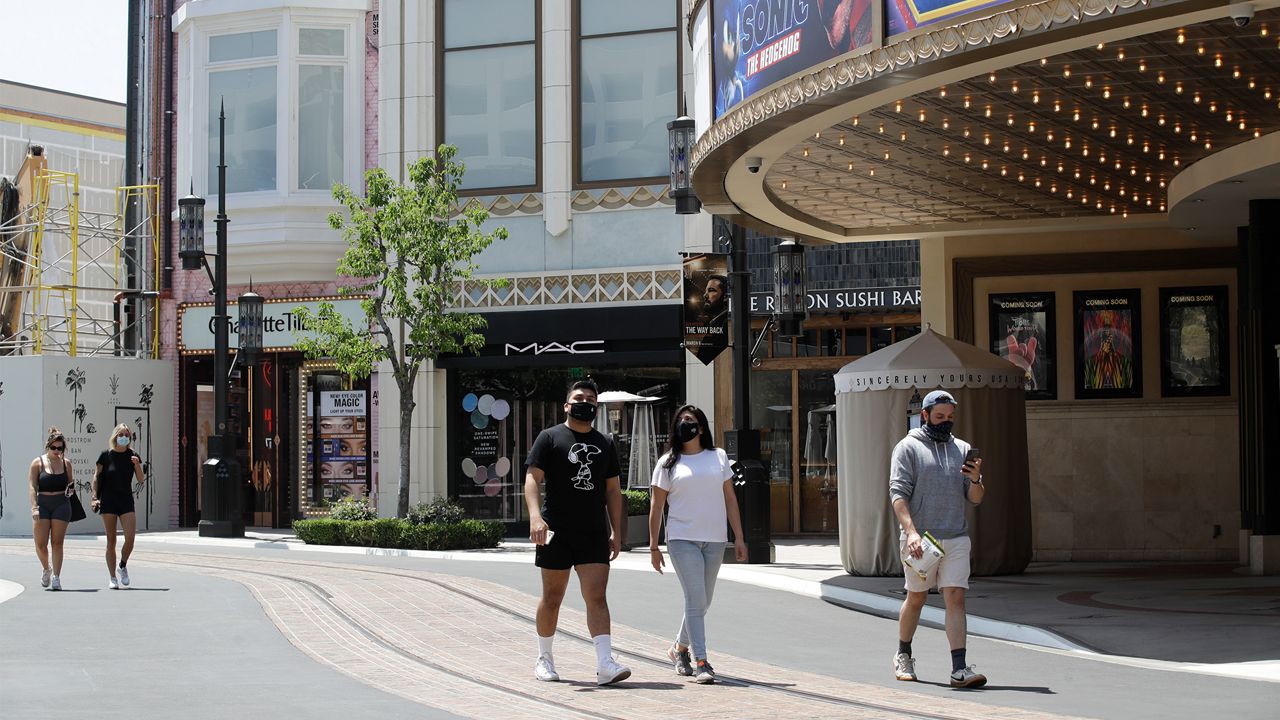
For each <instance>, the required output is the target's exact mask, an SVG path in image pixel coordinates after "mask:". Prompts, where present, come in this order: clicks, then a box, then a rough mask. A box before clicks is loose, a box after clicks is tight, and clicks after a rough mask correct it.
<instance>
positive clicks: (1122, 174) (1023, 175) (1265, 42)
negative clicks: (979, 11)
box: [765, 11, 1280, 233]
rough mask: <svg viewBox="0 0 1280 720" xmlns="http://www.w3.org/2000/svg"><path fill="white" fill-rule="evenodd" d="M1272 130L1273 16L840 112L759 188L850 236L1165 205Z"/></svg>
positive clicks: (1278, 42) (1061, 58) (1278, 113)
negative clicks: (849, 114) (1179, 182)
mask: <svg viewBox="0 0 1280 720" xmlns="http://www.w3.org/2000/svg"><path fill="white" fill-rule="evenodd" d="M1277 130H1280V11H1270V12H1265V13H1264V12H1260V13H1258V16H1257V17H1256V18H1255V19H1254V20H1253V22H1252V23H1251V24H1250V26H1249V27H1248V28H1245V29H1241V28H1237V27H1235V26H1234V25H1233V24H1232V22H1231V20H1230V19H1223V20H1218V21H1215V22H1211V23H1204V24H1199V25H1191V26H1187V27H1183V28H1177V29H1173V30H1169V31H1164V32H1158V33H1153V34H1150V35H1145V36H1141V37H1137V38H1133V39H1131V40H1127V41H1124V42H1118V43H1110V44H1106V45H1103V46H1097V47H1090V48H1088V49H1085V50H1080V51H1076V52H1071V53H1067V54H1064V55H1058V56H1053V57H1047V58H1043V59H1041V60H1039V61H1036V62H1031V63H1028V64H1025V65H1020V66H1017V67H1013V68H1008V69H1005V70H1001V71H999V72H996V73H993V74H990V75H982V76H979V77H973V78H970V79H969V80H967V81H964V82H960V83H955V84H953V85H950V86H947V87H940V88H934V89H932V90H931V91H929V92H926V93H921V94H918V95H915V96H912V97H908V98H905V99H903V100H902V101H900V102H896V103H894V104H891V105H888V106H884V107H881V108H879V109H877V110H875V111H874V112H871V113H867V114H864V115H862V116H860V117H856V118H849V119H847V120H845V121H844V122H841V123H839V124H837V125H835V126H833V127H831V128H828V129H827V130H825V131H822V132H820V133H817V134H815V136H812V137H811V138H810V139H809V140H807V141H806V142H804V143H802V144H800V145H798V146H796V147H794V148H792V149H791V150H790V151H789V152H788V153H787V154H786V155H785V156H783V157H781V158H779V159H778V160H777V161H775V162H774V163H773V164H772V165H771V166H770V168H769V172H768V175H767V177H766V178H765V187H766V192H768V193H769V194H770V195H771V196H772V199H773V200H774V202H775V203H777V204H778V205H780V206H785V207H788V208H789V212H790V213H791V214H793V215H795V216H797V217H799V218H802V219H805V220H809V221H813V222H817V223H821V224H828V225H832V226H835V227H838V228H844V229H846V230H847V231H849V232H851V233H854V232H866V231H876V230H888V229H891V228H908V227H910V228H927V227H930V226H939V225H952V224H957V223H979V222H982V223H986V222H994V221H1028V220H1039V219H1044V220H1049V219H1060V218H1071V217H1081V216H1100V215H1113V214H1114V215H1118V216H1126V217H1127V216H1131V215H1135V214H1141V213H1160V212H1163V211H1165V209H1166V208H1165V202H1166V188H1167V185H1168V183H1169V181H1170V180H1171V179H1172V178H1173V177H1174V176H1175V175H1177V174H1178V173H1179V172H1180V171H1181V170H1182V169H1184V168H1186V167H1187V166H1189V165H1191V164H1192V163H1194V162H1196V161H1197V160H1199V159H1201V158H1204V157H1206V156H1207V155H1210V154H1212V153H1214V152H1217V151H1219V150H1222V149H1225V148H1228V147H1231V146H1233V145H1236V144H1238V143H1241V142H1244V141H1247V140H1250V139H1253V138H1255V137H1259V136H1261V135H1264V134H1267V133H1271V132H1275V131H1277Z"/></svg>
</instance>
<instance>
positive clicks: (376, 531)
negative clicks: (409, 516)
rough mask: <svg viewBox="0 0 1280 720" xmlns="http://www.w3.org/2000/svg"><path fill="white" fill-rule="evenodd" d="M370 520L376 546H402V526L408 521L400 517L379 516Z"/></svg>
mask: <svg viewBox="0 0 1280 720" xmlns="http://www.w3.org/2000/svg"><path fill="white" fill-rule="evenodd" d="M369 522H370V533H371V535H372V539H373V546H374V547H380V548H394V547H400V538H401V536H402V535H403V533H402V532H401V530H400V528H401V527H402V526H404V525H407V524H408V523H406V522H405V521H403V520H400V519H398V518H379V519H377V520H371V521H369Z"/></svg>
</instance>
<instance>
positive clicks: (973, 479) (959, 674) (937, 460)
mask: <svg viewBox="0 0 1280 720" xmlns="http://www.w3.org/2000/svg"><path fill="white" fill-rule="evenodd" d="M955 412H956V400H955V398H954V397H952V395H951V393H948V392H947V391H945V390H934V391H933V392H931V393H929V394H928V395H926V396H925V398H924V406H923V409H922V410H921V412H920V427H918V428H915V429H913V430H911V431H910V432H909V433H907V436H906V437H905V438H903V439H902V440H900V441H899V442H898V444H897V445H896V446H895V447H894V448H893V458H892V460H891V461H890V463H889V499H890V501H891V502H892V503H893V513H894V515H896V516H897V517H898V524H899V525H901V526H902V534H901V536H900V539H899V543H900V550H901V553H902V556H903V557H906V556H907V555H908V554H910V555H911V557H913V558H919V557H921V556H922V555H923V554H924V549H923V547H922V545H921V540H922V535H923V534H924V533H925V532H928V533H929V534H930V535H931V536H932V537H933V538H934V539H936V540H937V541H938V543H939V544H940V545H941V546H942V550H943V553H944V554H943V556H942V559H941V560H940V561H939V562H938V564H937V565H935V566H934V567H932V568H930V570H929V571H928V573H927V574H926V576H925V577H921V576H920V575H919V574H918V573H917V572H916V571H915V570H912V569H911V568H906V569H905V570H906V571H905V573H904V574H905V575H906V588H907V599H906V600H905V601H904V602H903V603H902V610H901V611H900V612H899V613H898V652H897V654H896V655H894V658H893V672H894V675H895V676H896V677H897V678H898V679H899V680H915V679H916V669H915V658H913V657H912V656H911V638H912V637H914V636H915V633H916V626H917V625H919V623H920V611H921V609H922V608H924V601H925V599H926V598H928V596H929V588H931V587H933V586H934V585H937V586H938V588H939V590H940V591H941V592H942V599H943V602H944V603H945V604H946V608H947V609H946V625H947V642H948V643H949V644H950V645H951V685H952V687H965V688H974V687H981V686H983V685H985V684H986V682H987V678H986V677H985V676H984V675H981V674H979V673H978V672H976V671H975V670H974V667H973V666H972V665H967V664H965V635H966V634H967V632H968V628H967V625H966V622H965V610H964V594H965V590H967V589H968V587H969V550H970V542H969V536H968V534H967V531H968V527H966V523H965V506H966V503H972V504H974V505H977V504H978V503H980V502H982V497H983V495H984V494H985V493H986V488H985V486H984V485H983V484H982V458H979V457H972V458H966V456H967V455H968V454H969V443H967V442H965V441H963V440H961V439H959V438H957V437H955V436H953V435H952V434H951V427H952V423H953V421H954V419H955Z"/></svg>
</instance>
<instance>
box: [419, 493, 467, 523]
mask: <svg viewBox="0 0 1280 720" xmlns="http://www.w3.org/2000/svg"><path fill="white" fill-rule="evenodd" d="M466 516H467V513H466V511H465V510H463V509H462V506H461V505H459V504H458V501H457V500H454V499H452V498H444V497H438V498H436V499H435V500H432V501H431V502H429V503H418V504H417V505H414V506H413V507H412V508H411V509H410V510H409V522H411V523H414V524H416V525H421V524H423V523H444V524H449V523H456V522H461V521H462V520H463V519H464V518H466Z"/></svg>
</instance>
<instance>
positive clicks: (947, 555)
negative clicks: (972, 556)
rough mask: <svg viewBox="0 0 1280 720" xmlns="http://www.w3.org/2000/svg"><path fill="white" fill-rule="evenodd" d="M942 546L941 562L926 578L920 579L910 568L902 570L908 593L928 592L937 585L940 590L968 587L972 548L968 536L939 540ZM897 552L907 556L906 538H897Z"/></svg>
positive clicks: (904, 536) (902, 536) (901, 536)
mask: <svg viewBox="0 0 1280 720" xmlns="http://www.w3.org/2000/svg"><path fill="white" fill-rule="evenodd" d="M938 542H939V543H941V544H942V552H943V553H944V554H943V556H942V560H940V561H938V564H937V565H935V566H933V568H932V569H930V570H929V573H928V577H924V578H922V577H920V576H919V575H918V574H917V573H916V572H915V571H914V570H912V569H911V568H904V572H903V577H904V578H905V579H906V582H905V583H904V585H905V587H906V588H907V591H908V592H928V591H929V588H931V587H933V586H934V585H937V586H938V587H940V588H946V587H958V588H965V589H968V587H969V551H970V550H971V549H972V547H973V542H972V541H971V540H970V539H969V536H968V535H961V536H960V537H957V538H947V539H945V540H939V541H938ZM898 552H899V553H900V554H901V555H906V554H907V536H906V535H901V534H900V535H899V536H898Z"/></svg>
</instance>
